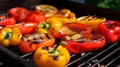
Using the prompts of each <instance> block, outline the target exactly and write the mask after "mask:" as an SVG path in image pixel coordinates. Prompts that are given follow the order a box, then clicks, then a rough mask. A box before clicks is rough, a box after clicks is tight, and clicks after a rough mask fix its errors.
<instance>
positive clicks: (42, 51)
mask: <svg viewBox="0 0 120 67" xmlns="http://www.w3.org/2000/svg"><path fill="white" fill-rule="evenodd" d="M58 45H60V43H59V44H57V45H55V46H54V47H47V46H42V47H39V48H38V49H37V50H36V52H35V53H34V56H33V59H34V63H35V64H36V65H37V66H38V67H65V65H66V64H67V63H68V62H69V60H70V54H69V52H68V51H67V49H66V48H64V47H62V46H61V45H60V46H58Z"/></svg>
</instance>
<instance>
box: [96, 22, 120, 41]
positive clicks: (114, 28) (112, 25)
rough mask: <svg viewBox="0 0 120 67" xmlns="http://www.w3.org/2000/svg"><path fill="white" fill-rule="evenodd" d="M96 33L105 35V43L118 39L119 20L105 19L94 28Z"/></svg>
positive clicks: (119, 36)
mask: <svg viewBox="0 0 120 67" xmlns="http://www.w3.org/2000/svg"><path fill="white" fill-rule="evenodd" d="M96 33H97V34H102V35H104V36H105V39H106V41H107V43H113V42H116V41H118V40H119V41H120V22H119V21H112V20H109V21H106V22H103V23H100V24H99V25H98V27H97V30H96Z"/></svg>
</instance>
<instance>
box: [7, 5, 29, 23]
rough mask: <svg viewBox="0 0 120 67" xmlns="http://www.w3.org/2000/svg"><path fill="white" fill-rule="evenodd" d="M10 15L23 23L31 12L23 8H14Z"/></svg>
mask: <svg viewBox="0 0 120 67" xmlns="http://www.w3.org/2000/svg"><path fill="white" fill-rule="evenodd" d="M8 13H9V14H10V15H11V16H13V17H15V19H16V20H17V21H18V22H23V21H24V20H25V19H26V18H27V17H28V15H29V12H28V10H27V9H26V8H23V7H14V8H11V9H10V10H9V11H8Z"/></svg>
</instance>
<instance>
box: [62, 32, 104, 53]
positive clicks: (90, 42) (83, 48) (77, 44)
mask: <svg viewBox="0 0 120 67" xmlns="http://www.w3.org/2000/svg"><path fill="white" fill-rule="evenodd" d="M61 42H66V45H64V44H63V46H64V47H65V48H66V49H68V51H69V52H70V53H71V54H78V53H81V52H88V51H93V50H97V49H100V48H102V47H103V46H104V45H105V38H104V36H102V35H96V34H89V35H86V34H73V35H68V36H65V37H64V38H62V40H61Z"/></svg>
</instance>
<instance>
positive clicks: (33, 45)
mask: <svg viewBox="0 0 120 67" xmlns="http://www.w3.org/2000/svg"><path fill="white" fill-rule="evenodd" d="M54 42H55V38H54V37H53V36H52V35H51V34H39V33H33V34H28V35H24V36H23V37H22V38H21V41H20V44H19V48H20V51H21V52H23V53H30V52H34V51H35V50H36V49H37V48H38V47H40V46H52V45H53V44H54Z"/></svg>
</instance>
